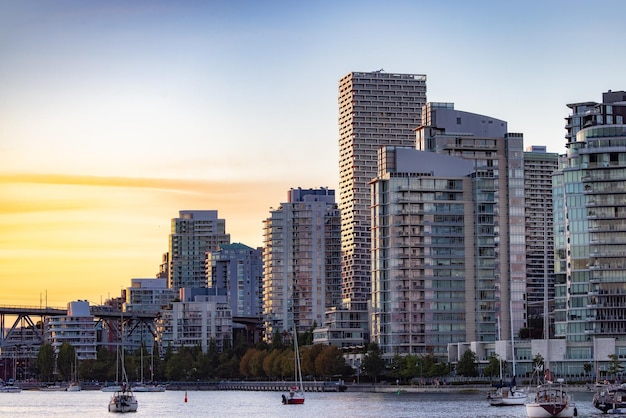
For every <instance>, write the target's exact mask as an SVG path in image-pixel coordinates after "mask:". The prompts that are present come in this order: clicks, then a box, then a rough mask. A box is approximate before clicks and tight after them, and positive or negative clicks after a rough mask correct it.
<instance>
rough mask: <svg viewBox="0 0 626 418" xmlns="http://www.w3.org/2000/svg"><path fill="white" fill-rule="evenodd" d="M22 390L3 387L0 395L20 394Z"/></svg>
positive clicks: (13, 387) (0, 389)
mask: <svg viewBox="0 0 626 418" xmlns="http://www.w3.org/2000/svg"><path fill="white" fill-rule="evenodd" d="M21 391H22V388H19V387H17V386H2V387H0V393H20V392H21Z"/></svg>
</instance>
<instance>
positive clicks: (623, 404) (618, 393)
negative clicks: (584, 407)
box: [592, 384, 626, 414]
mask: <svg viewBox="0 0 626 418" xmlns="http://www.w3.org/2000/svg"><path fill="white" fill-rule="evenodd" d="M592 402H593V406H594V407H595V408H596V409H599V410H600V411H602V412H603V413H605V414H626V385H625V384H621V385H605V386H603V387H600V388H599V389H598V390H597V391H596V393H595V394H594V395H593V400H592Z"/></svg>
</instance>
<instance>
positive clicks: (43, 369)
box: [37, 343, 55, 382]
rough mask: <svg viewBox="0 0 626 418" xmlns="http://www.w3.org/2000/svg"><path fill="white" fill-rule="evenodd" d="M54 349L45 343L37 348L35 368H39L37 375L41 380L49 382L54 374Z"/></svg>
mask: <svg viewBox="0 0 626 418" xmlns="http://www.w3.org/2000/svg"><path fill="white" fill-rule="evenodd" d="M54 365H55V358H54V348H53V347H52V345H50V344H48V343H45V344H42V346H41V347H40V348H39V354H37V367H38V368H39V375H40V378H41V380H44V381H46V382H50V381H51V380H52V375H53V373H54Z"/></svg>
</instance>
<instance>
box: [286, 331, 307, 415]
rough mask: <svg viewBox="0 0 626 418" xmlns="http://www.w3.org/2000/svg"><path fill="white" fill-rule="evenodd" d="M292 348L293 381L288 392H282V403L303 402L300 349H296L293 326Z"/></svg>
mask: <svg viewBox="0 0 626 418" xmlns="http://www.w3.org/2000/svg"><path fill="white" fill-rule="evenodd" d="M293 350H294V375H295V376H294V377H295V379H294V380H295V382H294V384H293V386H291V387H290V388H289V394H288V395H285V394H283V404H284V405H301V404H303V403H304V388H303V386H302V369H301V367H300V351H299V350H298V334H297V333H296V330H295V327H294V331H293Z"/></svg>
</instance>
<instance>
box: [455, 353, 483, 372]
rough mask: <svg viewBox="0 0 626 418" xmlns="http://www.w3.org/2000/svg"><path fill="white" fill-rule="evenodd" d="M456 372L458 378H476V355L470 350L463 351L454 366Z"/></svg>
mask: <svg viewBox="0 0 626 418" xmlns="http://www.w3.org/2000/svg"><path fill="white" fill-rule="evenodd" d="M456 372H457V374H458V375H459V376H465V377H476V376H478V365H477V364H476V353H474V352H473V351H472V350H465V352H464V353H463V355H462V356H461V358H460V359H459V362H458V363H457V365H456Z"/></svg>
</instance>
